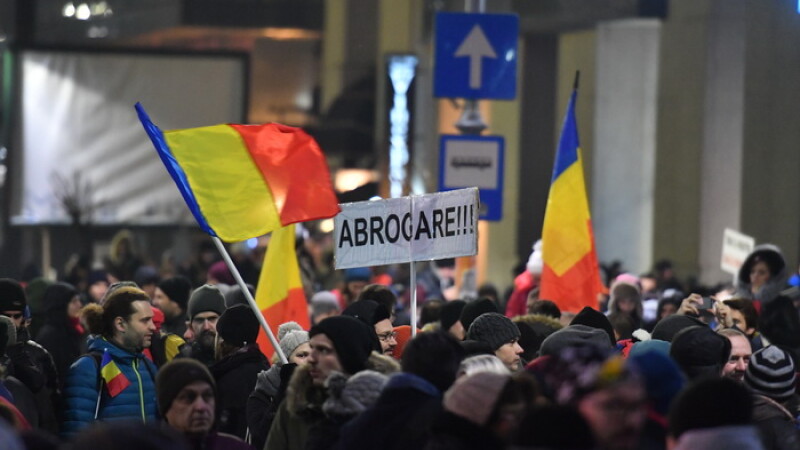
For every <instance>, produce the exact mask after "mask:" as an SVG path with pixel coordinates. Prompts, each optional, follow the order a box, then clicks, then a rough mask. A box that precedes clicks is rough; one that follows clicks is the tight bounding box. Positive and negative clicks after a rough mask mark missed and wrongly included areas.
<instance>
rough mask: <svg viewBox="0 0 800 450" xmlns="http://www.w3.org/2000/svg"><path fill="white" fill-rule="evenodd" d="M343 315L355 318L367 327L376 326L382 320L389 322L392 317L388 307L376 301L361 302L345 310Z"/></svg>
mask: <svg viewBox="0 0 800 450" xmlns="http://www.w3.org/2000/svg"><path fill="white" fill-rule="evenodd" d="M342 315H343V316H350V317H355V318H356V319H359V320H361V321H363V322H364V323H366V324H367V325H375V324H376V323H378V322H380V321H381V320H388V319H389V317H391V315H390V313H389V311H387V310H386V307H385V306H383V305H380V304H378V302H376V301H375V300H359V301H357V302H355V303H353V304H351V305H350V306H348V307H347V308H345V309H344V311H342Z"/></svg>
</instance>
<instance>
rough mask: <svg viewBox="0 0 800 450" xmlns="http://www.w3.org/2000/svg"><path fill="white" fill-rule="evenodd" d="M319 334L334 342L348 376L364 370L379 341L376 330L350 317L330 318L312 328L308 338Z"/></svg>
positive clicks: (340, 361)
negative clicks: (376, 342)
mask: <svg viewBox="0 0 800 450" xmlns="http://www.w3.org/2000/svg"><path fill="white" fill-rule="evenodd" d="M318 334H324V335H325V336H326V337H327V338H328V339H330V340H331V342H333V348H335V349H336V355H337V356H338V357H339V363H340V364H341V365H342V369H344V371H345V373H348V374H354V373H357V372H360V371H362V370H364V368H365V366H366V363H367V359H368V358H369V355H370V352H372V350H373V349H374V348H375V341H376V340H377V338H376V337H375V330H374V329H371V327H369V326H367V324H365V323H364V322H362V321H360V320H358V319H356V318H355V317H350V316H334V317H328V318H327V319H325V320H323V321H321V322H320V323H318V324H316V325H314V326H313V327H311V330H310V331H309V332H308V337H309V338H313V337H314V336H316V335H318Z"/></svg>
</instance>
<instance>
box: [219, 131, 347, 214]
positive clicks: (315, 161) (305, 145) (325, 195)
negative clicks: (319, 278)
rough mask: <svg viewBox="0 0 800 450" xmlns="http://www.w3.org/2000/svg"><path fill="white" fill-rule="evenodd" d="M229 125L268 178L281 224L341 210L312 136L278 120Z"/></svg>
mask: <svg viewBox="0 0 800 450" xmlns="http://www.w3.org/2000/svg"><path fill="white" fill-rule="evenodd" d="M230 126H231V127H232V128H233V129H234V130H236V131H237V132H238V133H239V134H240V135H241V136H242V139H243V140H244V142H245V145H246V146H247V149H248V151H249V152H250V155H252V157H253V161H254V162H255V163H256V166H258V168H259V170H260V171H261V174H262V176H263V177H264V181H266V182H267V185H268V186H269V188H270V191H271V192H272V198H273V199H274V200H275V206H276V208H277V209H278V213H279V214H280V216H281V223H282V224H283V225H284V226H286V225H289V224H292V223H296V222H304V221H308V220H316V219H322V218H327V217H333V216H335V215H336V214H337V213H338V212H339V211H340V209H339V202H338V200H337V198H336V194H335V193H334V192H333V184H332V183H331V177H330V170H329V169H328V163H327V161H326V160H325V155H324V154H323V153H322V150H321V149H320V148H319V145H318V144H317V142H316V141H315V140H314V138H312V137H311V136H309V135H308V134H307V133H305V132H304V131H302V130H300V129H298V128H294V127H288V126H286V125H280V124H277V123H271V124H266V125H258V126H257V125H233V124H231V125H230Z"/></svg>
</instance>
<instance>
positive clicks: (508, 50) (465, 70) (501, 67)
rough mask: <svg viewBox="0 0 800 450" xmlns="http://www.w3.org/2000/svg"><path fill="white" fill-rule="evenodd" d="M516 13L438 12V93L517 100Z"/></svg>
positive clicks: (440, 94) (435, 80)
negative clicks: (515, 98)
mask: <svg viewBox="0 0 800 450" xmlns="http://www.w3.org/2000/svg"><path fill="white" fill-rule="evenodd" d="M518 37H519V17H517V16H516V15H515V14H468V13H437V14H436V65H435V68H434V70H435V74H434V92H433V94H434V96H436V97H451V98H452V97H459V98H469V99H481V98H489V99H498V100H511V99H513V98H514V97H515V96H516V91H517V38H518Z"/></svg>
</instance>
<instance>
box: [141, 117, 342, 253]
mask: <svg viewBox="0 0 800 450" xmlns="http://www.w3.org/2000/svg"><path fill="white" fill-rule="evenodd" d="M136 111H137V113H138V114H139V120H141V122H142V125H144V128H145V131H147V134H148V136H149V137H150V140H151V141H153V145H154V146H155V147H156V150H157V151H158V154H159V156H160V157H161V160H162V161H163V162H164V165H165V166H166V168H167V171H168V172H169V174H170V175H171V176H172V179H173V180H174V181H175V184H177V185H178V190H179V191H180V192H181V195H183V199H184V200H185V201H186V204H187V205H188V206H189V209H190V210H191V212H192V214H193V215H194V218H195V219H196V220H197V223H198V224H199V225H200V227H201V228H202V229H203V230H204V231H205V232H207V233H208V234H210V235H212V236H217V237H219V238H220V239H222V240H223V241H226V242H236V241H242V240H245V239H249V238H252V237H256V236H261V235H264V234H267V233H269V232H271V231H273V230H277V229H279V228H281V227H283V226H286V225H289V224H292V223H296V222H303V221H307V220H315V219H322V218H328V217H333V216H335V215H336V214H337V213H338V212H339V205H338V201H337V199H336V194H335V193H334V191H333V187H332V185H331V180H330V172H329V170H328V164H327V162H326V161H325V155H323V154H322V151H321V150H320V148H319V145H317V143H316V142H315V141H314V139H313V138H312V137H311V136H309V135H308V134H306V133H305V132H304V131H303V130H301V129H299V128H294V127H288V126H285V125H279V124H274V123H270V124H265V125H214V126H208V127H200V128H189V129H185V130H174V131H166V132H162V131H161V130H160V129H159V128H158V127H157V126H155V125H154V124H153V123H152V122H151V121H150V118H149V117H148V115H147V113H146V112H145V110H144V108H143V107H142V105H141V104H138V103H137V104H136Z"/></svg>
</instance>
